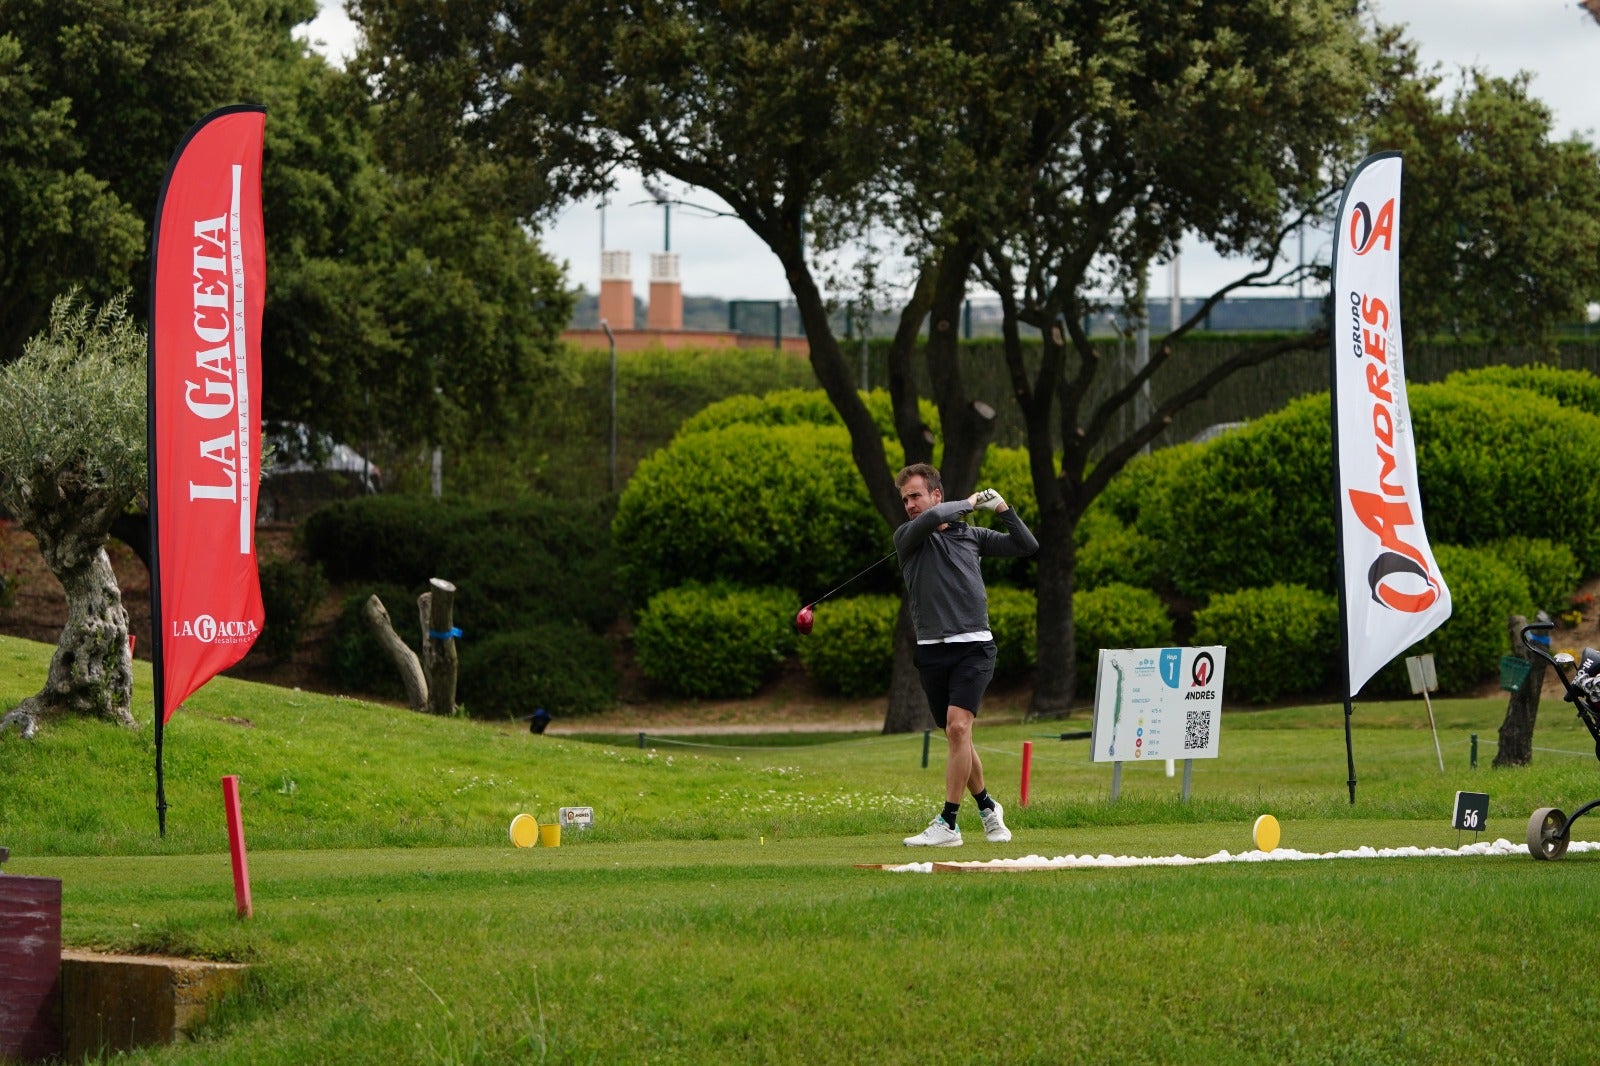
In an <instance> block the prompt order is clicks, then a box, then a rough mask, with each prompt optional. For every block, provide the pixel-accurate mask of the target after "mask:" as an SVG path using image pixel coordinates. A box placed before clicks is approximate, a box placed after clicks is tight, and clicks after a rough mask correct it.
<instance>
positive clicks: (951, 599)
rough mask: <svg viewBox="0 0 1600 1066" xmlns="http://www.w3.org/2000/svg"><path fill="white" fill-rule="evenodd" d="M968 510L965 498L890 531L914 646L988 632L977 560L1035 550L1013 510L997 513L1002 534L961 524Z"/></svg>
mask: <svg viewBox="0 0 1600 1066" xmlns="http://www.w3.org/2000/svg"><path fill="white" fill-rule="evenodd" d="M971 510H972V505H971V504H970V503H968V502H967V501H966V500H965V499H960V500H948V501H946V502H944V503H940V504H936V505H934V506H933V507H930V508H928V509H927V510H926V511H923V512H922V513H921V514H919V515H917V517H915V518H913V519H912V520H911V521H909V522H907V523H905V524H904V525H902V526H900V527H899V528H898V529H896V530H895V531H894V549H895V551H896V552H897V553H899V557H900V573H901V576H903V577H904V578H905V582H906V595H907V597H908V598H909V600H910V603H911V621H912V624H913V625H914V626H915V627H916V631H917V639H918V640H919V641H920V640H943V639H945V638H946V637H953V636H956V635H957V634H960V633H976V632H978V631H980V630H984V629H988V628H989V597H988V595H987V594H986V593H985V592H984V589H983V573H982V571H981V570H980V569H979V568H978V560H979V559H981V558H982V557H984V556H986V555H1010V556H1022V555H1032V554H1033V553H1034V552H1036V551H1038V550H1039V542H1038V540H1036V539H1035V538H1034V535H1033V533H1032V532H1030V531H1029V529H1028V527H1027V526H1026V525H1025V524H1024V523H1023V521H1022V519H1021V518H1020V517H1018V515H1017V510H1016V508H1015V507H1008V508H1006V510H1004V511H1002V512H998V513H999V515H1000V520H1001V521H1002V522H1004V523H1005V525H1006V530H1007V532H1004V533H1002V532H1000V531H999V530H996V529H985V528H983V527H982V526H969V525H967V524H966V523H965V522H963V521H961V517H962V516H963V515H965V514H966V513H967V512H969V511H971ZM946 523H949V524H948V525H946ZM940 526H945V528H944V529H943V530H941V529H940V528H939V527H940Z"/></svg>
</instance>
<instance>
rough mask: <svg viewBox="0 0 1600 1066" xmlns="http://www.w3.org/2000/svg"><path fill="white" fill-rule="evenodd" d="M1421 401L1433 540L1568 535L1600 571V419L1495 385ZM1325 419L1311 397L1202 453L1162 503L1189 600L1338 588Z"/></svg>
mask: <svg viewBox="0 0 1600 1066" xmlns="http://www.w3.org/2000/svg"><path fill="white" fill-rule="evenodd" d="M1410 399H1411V424H1412V427H1413V431H1414V437H1415V440H1416V451H1417V466H1418V474H1419V479H1420V481H1421V489H1422V506H1423V513H1424V518H1425V520H1426V527H1427V532H1428V537H1429V540H1430V541H1431V542H1433V543H1446V544H1464V545H1469V546H1472V545H1483V544H1489V543H1492V542H1494V541H1497V540H1502V539H1504V538H1506V537H1512V536H1524V537H1539V536H1546V535H1548V534H1549V533H1550V532H1551V531H1559V536H1560V539H1561V542H1562V543H1564V544H1566V545H1567V546H1568V547H1569V548H1570V549H1571V550H1572V552H1573V554H1574V556H1575V557H1576V558H1577V560H1578V564H1579V567H1580V569H1581V570H1582V572H1583V573H1585V574H1589V573H1595V572H1597V571H1600V484H1596V482H1595V479H1594V478H1593V477H1592V476H1591V471H1590V469H1589V468H1590V467H1591V466H1592V464H1593V460H1594V456H1595V455H1600V418H1596V417H1594V416H1591V415H1588V414H1585V413H1583V412H1581V411H1578V410H1575V409H1572V408H1564V407H1562V406H1560V405H1559V404H1557V403H1556V402H1555V401H1554V400H1550V399H1547V398H1545V397H1543V396H1539V395H1535V394H1533V393H1530V392H1528V391H1525V390H1517V389H1509V388H1505V387H1502V386H1495V385H1487V384H1481V385H1471V386H1464V385H1459V384H1457V385H1418V386H1415V387H1414V388H1412V389H1411V390H1410ZM1328 419H1329V407H1328V397H1327V394H1326V393H1323V394H1320V395H1316V396H1308V397H1304V398H1302V399H1300V400H1296V401H1295V402H1293V403H1291V404H1289V405H1288V406H1287V407H1285V408H1284V409H1283V410H1282V411H1279V412H1277V413H1275V414H1272V415H1269V416H1267V417H1266V418H1263V419H1260V420H1259V421H1257V422H1254V423H1252V424H1250V425H1249V426H1246V427H1244V428H1243V429H1240V430H1239V431H1237V432H1234V433H1229V434H1226V435H1225V436H1222V437H1220V438H1218V439H1217V440H1215V441H1213V442H1211V443H1210V444H1208V445H1205V446H1204V450H1203V451H1201V452H1199V453H1198V458H1197V459H1196V460H1195V461H1194V463H1193V464H1192V465H1191V466H1190V467H1189V468H1188V469H1187V470H1186V471H1185V482H1186V484H1185V485H1184V486H1183V487H1182V488H1181V490H1178V491H1169V492H1167V493H1166V494H1165V497H1164V499H1165V501H1166V503H1167V508H1168V510H1169V512H1170V513H1169V514H1168V515H1167V517H1166V518H1165V519H1164V520H1163V521H1162V522H1161V523H1160V525H1161V528H1162V529H1163V532H1162V533H1160V534H1156V533H1151V535H1152V536H1153V537H1154V539H1156V540H1157V541H1158V542H1159V543H1160V544H1161V545H1162V551H1163V555H1164V556H1165V557H1166V558H1167V559H1168V560H1169V562H1170V563H1172V564H1174V565H1175V577H1176V587H1177V588H1178V590H1179V591H1181V592H1184V593H1185V594H1188V595H1194V596H1207V595H1212V594H1215V593H1219V592H1231V591H1233V590H1234V589H1237V588H1241V587H1245V588H1248V587H1254V586H1264V585H1270V584H1276V583H1280V582H1282V583H1290V584H1301V585H1305V586H1307V587H1308V588H1323V589H1332V588H1335V587H1336V580H1337V578H1336V567H1337V557H1336V555H1335V553H1334V514H1333V506H1332V500H1331V498H1330V496H1331V493H1330V481H1329V471H1330V470H1331V469H1332V448H1331V444H1330V435H1329V428H1328ZM1140 528H1141V530H1146V527H1145V525H1144V523H1143V520H1141V525H1140ZM1146 531H1147V532H1148V530H1146Z"/></svg>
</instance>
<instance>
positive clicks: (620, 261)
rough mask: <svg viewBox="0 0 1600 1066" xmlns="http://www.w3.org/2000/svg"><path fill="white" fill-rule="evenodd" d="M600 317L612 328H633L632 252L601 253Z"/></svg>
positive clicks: (652, 304) (652, 303)
mask: <svg viewBox="0 0 1600 1066" xmlns="http://www.w3.org/2000/svg"><path fill="white" fill-rule="evenodd" d="M651 306H652V307H653V306H654V301H652V302H651ZM652 313H653V312H652ZM600 317H601V319H602V320H604V321H605V323H606V324H607V325H609V326H610V327H611V328H612V329H632V328H633V255H632V253H631V252H601V253H600Z"/></svg>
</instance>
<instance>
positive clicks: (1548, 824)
mask: <svg viewBox="0 0 1600 1066" xmlns="http://www.w3.org/2000/svg"><path fill="white" fill-rule="evenodd" d="M1528 853H1529V854H1530V855H1532V856H1533V857H1534V858H1536V859H1559V858H1561V856H1563V855H1565V854H1566V853H1567V816H1566V815H1564V814H1562V813H1561V812H1560V811H1559V810H1557V809H1556V808H1554V807H1540V808H1539V809H1538V810H1536V811H1534V812H1533V816H1532V817H1531V818H1529V819H1528Z"/></svg>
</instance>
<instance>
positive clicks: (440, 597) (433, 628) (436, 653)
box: [417, 577, 456, 716]
mask: <svg viewBox="0 0 1600 1066" xmlns="http://www.w3.org/2000/svg"><path fill="white" fill-rule="evenodd" d="M428 585H429V586H430V587H429V591H427V592H424V593H423V594H422V595H421V596H419V597H417V607H418V608H419V610H420V611H421V613H422V669H423V672H424V673H425V674H427V677H428V710H429V712H430V713H433V714H442V715H445V716H449V715H452V714H455V713H456V638H455V620H454V615H455V601H456V587H455V586H454V585H452V584H451V583H450V582H448V581H445V580H444V579H443V578H437V577H435V578H430V579H429V581H428Z"/></svg>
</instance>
